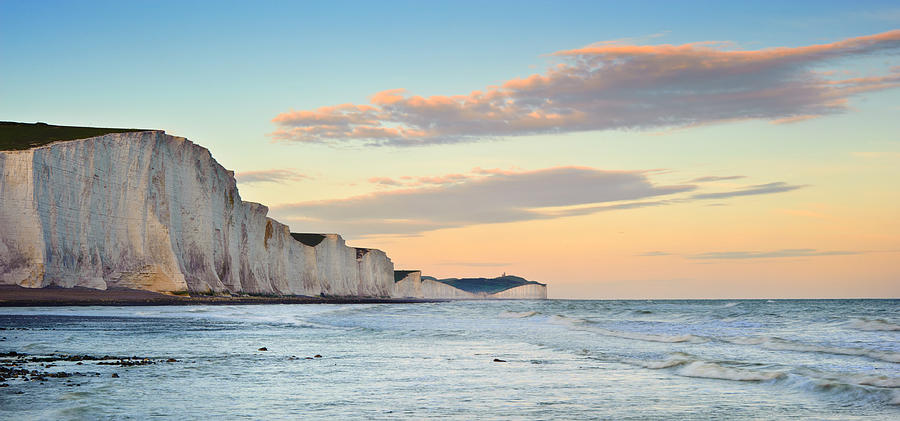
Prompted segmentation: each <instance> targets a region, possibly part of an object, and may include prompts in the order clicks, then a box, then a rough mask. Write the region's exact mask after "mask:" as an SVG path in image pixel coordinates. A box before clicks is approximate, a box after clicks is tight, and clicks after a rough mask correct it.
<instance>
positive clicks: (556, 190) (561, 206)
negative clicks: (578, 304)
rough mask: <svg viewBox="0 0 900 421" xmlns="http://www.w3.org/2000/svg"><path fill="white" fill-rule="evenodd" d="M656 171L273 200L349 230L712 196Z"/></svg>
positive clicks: (517, 176) (310, 223)
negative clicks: (658, 177) (669, 181)
mask: <svg viewBox="0 0 900 421" xmlns="http://www.w3.org/2000/svg"><path fill="white" fill-rule="evenodd" d="M654 173H655V172H654V171H608V170H601V169H596V168H590V167H553V168H545V169H540V170H530V171H529V170H520V169H510V170H504V169H484V168H475V169H473V170H472V171H470V172H468V173H464V174H449V175H442V176H433V177H422V176H402V177H394V178H388V177H373V178H371V179H369V181H370V182H372V183H376V184H378V185H380V186H382V187H384V188H385V189H384V190H379V191H376V192H373V193H370V194H366V195H361V196H354V197H348V198H343V199H333V200H321V201H309V202H301V203H293V204H285V205H279V206H274V207H272V213H273V215H275V216H277V217H278V218H279V219H280V220H283V221H285V222H288V223H290V224H292V226H293V227H294V228H295V229H301V227H305V228H302V229H303V230H311V231H322V232H341V233H344V234H346V235H347V236H348V237H359V236H371V235H379V236H381V235H411V234H419V233H422V232H425V231H432V230H437V229H442V228H454V227H463V226H468V225H476V224H490V223H505V222H516V221H528V220H538V219H554V218H565V217H573V216H580V215H590V214H595V213H599V212H608V211H621V210H629V209H639V208H649V207H660V206H668V205H674V204H679V203H686V202H691V201H695V200H701V199H705V198H706V197H704V194H693V195H692V193H694V192H696V191H697V189H698V188H699V187H701V186H702V184H700V185H697V184H682V185H660V184H657V183H655V182H653V180H652V179H651V178H650V177H651V176H652V175H653V174H654ZM795 188H799V186H792V185H788V184H786V183H784V182H776V183H770V184H763V185H756V186H748V187H745V188H743V189H740V190H736V191H731V192H719V193H707V194H706V195H715V197H717V198H727V197H733V196H744V195H749V194H769V193H778V192H783V191H789V190H792V189H795Z"/></svg>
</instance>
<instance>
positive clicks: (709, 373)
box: [678, 361, 785, 382]
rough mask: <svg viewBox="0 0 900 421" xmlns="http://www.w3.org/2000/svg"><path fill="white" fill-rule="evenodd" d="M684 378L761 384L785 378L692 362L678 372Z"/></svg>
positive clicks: (766, 373) (760, 372) (771, 372)
mask: <svg viewBox="0 0 900 421" xmlns="http://www.w3.org/2000/svg"><path fill="white" fill-rule="evenodd" d="M678 374H680V375H682V376H685V377H702V378H707V379H720V380H737V381H742V382H761V381H769V380H775V379H779V378H782V377H784V376H785V374H784V372H781V371H757V370H749V369H744V368H735V367H725V366H722V365H719V364H716V363H712V362H706V361H694V362H691V363H688V364H686V365H685V366H684V367H682V368H681V369H679V370H678Z"/></svg>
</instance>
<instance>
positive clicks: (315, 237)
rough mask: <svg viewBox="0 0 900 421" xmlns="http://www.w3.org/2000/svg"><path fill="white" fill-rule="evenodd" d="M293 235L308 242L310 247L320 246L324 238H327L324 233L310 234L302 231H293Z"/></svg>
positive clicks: (303, 241)
mask: <svg viewBox="0 0 900 421" xmlns="http://www.w3.org/2000/svg"><path fill="white" fill-rule="evenodd" d="M291 237H294V239H295V240H297V241H299V242H301V243H303V244H306V245H307V246H310V247H315V246H318V245H319V243H321V242H322V240H324V239H325V235H324V234H308V233H300V232H292V233H291Z"/></svg>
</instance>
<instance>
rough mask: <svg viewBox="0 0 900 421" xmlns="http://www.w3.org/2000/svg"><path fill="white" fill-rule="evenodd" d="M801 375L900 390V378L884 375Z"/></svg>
mask: <svg viewBox="0 0 900 421" xmlns="http://www.w3.org/2000/svg"><path fill="white" fill-rule="evenodd" d="M801 374H803V375H804V376H807V377H813V378H817V379H820V380H827V381H833V382H840V383H846V384H853V385H858V386H874V387H878V388H885V389H895V388H900V377H889V376H884V375H876V374H864V373H833V372H822V371H812V370H806V371H803V372H801Z"/></svg>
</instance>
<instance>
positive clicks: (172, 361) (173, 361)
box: [166, 358, 178, 363]
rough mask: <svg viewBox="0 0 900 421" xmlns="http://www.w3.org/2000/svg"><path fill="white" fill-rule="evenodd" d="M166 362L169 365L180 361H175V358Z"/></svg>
mask: <svg viewBox="0 0 900 421" xmlns="http://www.w3.org/2000/svg"><path fill="white" fill-rule="evenodd" d="M166 362H167V363H177V362H178V360H176V359H174V358H169V359H168V360H166Z"/></svg>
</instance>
